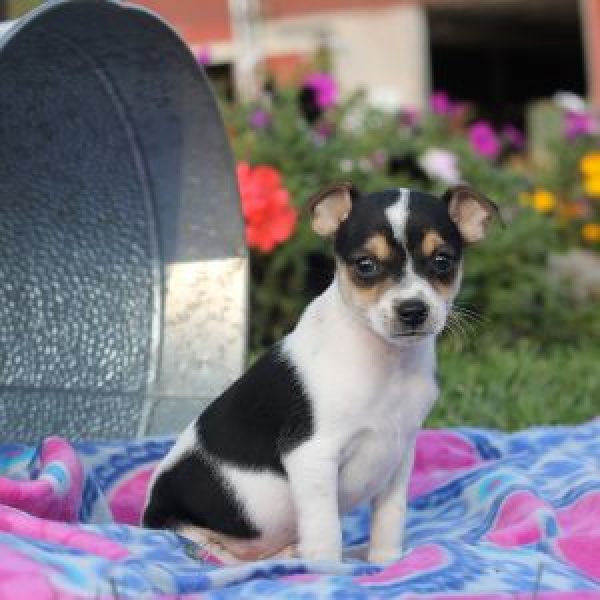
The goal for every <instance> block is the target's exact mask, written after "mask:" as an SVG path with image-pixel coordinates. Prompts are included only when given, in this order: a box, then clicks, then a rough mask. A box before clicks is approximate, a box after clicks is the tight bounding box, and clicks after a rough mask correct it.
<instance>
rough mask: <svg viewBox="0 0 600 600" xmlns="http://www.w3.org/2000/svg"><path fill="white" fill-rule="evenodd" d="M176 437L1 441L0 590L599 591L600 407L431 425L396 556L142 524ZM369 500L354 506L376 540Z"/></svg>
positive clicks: (91, 593)
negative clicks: (150, 491)
mask: <svg viewBox="0 0 600 600" xmlns="http://www.w3.org/2000/svg"><path fill="white" fill-rule="evenodd" d="M171 444H172V440H170V439H165V438H156V439H145V440H135V441H132V442H127V443H120V442H115V443H98V444H91V443H88V444H82V443H78V444H72V445H71V444H69V443H68V442H66V441H65V440H62V439H60V438H49V439H47V440H45V441H44V443H43V444H42V445H41V446H40V447H39V448H31V447H26V446H22V445H17V444H9V445H0V475H1V477H0V600H1V599H4V598H10V599H11V600H20V599H21V598H23V599H25V598H27V599H29V598H35V599H36V600H44V599H46V598H61V599H62V598H65V599H71V598H110V597H119V598H152V597H157V596H160V597H162V598H170V597H182V598H189V599H191V598H194V597H200V596H202V597H203V598H206V597H210V596H212V595H218V597H219V598H229V597H231V598H239V597H240V596H243V595H246V596H248V597H252V596H259V595H271V596H281V597H282V598H295V599H300V598H302V599H307V600H308V599H309V598H313V597H314V598H316V597H319V598H323V597H325V598H340V599H341V598H344V599H346V598H350V599H352V598H363V597H365V598H366V597H373V596H377V597H394V598H398V597H400V598H418V597H427V598H447V597H449V595H451V596H452V598H479V599H485V598H487V599H493V598H507V599H508V598H533V597H536V598H538V599H539V600H542V599H545V600H550V599H558V598H564V599H567V598H569V599H575V598H577V599H586V598H600V421H594V422H592V423H588V424H585V425H581V426H578V427H558V428H537V429H531V430H526V431H523V432H519V433H516V434H502V433H497V432H491V431H484V430H477V429H460V430H452V431H450V430H446V431H443V430H442V431H424V432H422V433H421V434H420V437H419V440H418V444H417V454H416V461H415V468H414V472H413V475H412V480H411V487H410V511H409V518H408V525H407V528H408V529H407V539H406V552H405V555H404V557H403V558H402V559H401V560H399V561H397V562H396V563H394V564H391V565H387V566H385V567H383V566H376V565H368V564H366V563H363V562H360V561H348V562H346V563H344V564H333V563H310V562H306V561H300V560H279V561H275V560H271V561H263V562H260V563H253V564H247V565H242V566H236V567H228V568H223V567H218V566H217V565H215V564H213V563H212V562H211V560H210V557H208V556H206V555H205V554H204V553H203V551H202V549H201V548H199V547H197V546H195V545H193V544H191V543H190V542H187V541H186V540H184V539H183V538H181V537H179V536H177V535H175V534H174V533H171V532H156V531H148V530H143V529H140V528H138V527H136V526H135V524H137V523H138V521H139V517H140V512H141V510H142V505H143V501H144V495H145V489H146V485H147V482H148V480H149V477H150V474H151V472H152V469H153V466H154V465H155V464H156V462H157V461H158V460H159V459H160V458H161V457H162V456H163V455H164V454H165V453H166V451H167V450H168V448H169V447H170V446H171ZM368 519H369V513H368V509H367V508H366V507H363V508H361V509H358V510H356V511H354V512H352V513H351V514H348V515H346V516H344V519H343V529H344V543H345V545H346V546H347V547H348V548H352V547H356V546H359V545H361V544H364V543H365V541H366V536H367V531H368Z"/></svg>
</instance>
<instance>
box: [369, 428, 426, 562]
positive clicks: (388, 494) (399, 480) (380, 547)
mask: <svg viewBox="0 0 600 600" xmlns="http://www.w3.org/2000/svg"><path fill="white" fill-rule="evenodd" d="M414 454H415V439H413V440H412V441H411V442H410V443H409V444H408V445H407V448H406V451H405V453H404V456H403V457H402V461H401V462H400V464H399V465H398V469H397V470H396V472H395V473H394V474H393V475H392V477H391V479H390V481H389V482H388V484H387V485H386V487H385V488H384V489H383V490H382V491H381V492H380V493H379V494H378V495H377V496H376V497H375V499H374V501H373V515H372V521H371V540H370V542H369V554H368V559H369V562H377V563H379V562H389V561H392V560H394V559H396V558H398V557H399V556H400V554H402V541H403V539H404V522H405V520H406V500H407V499H406V496H407V492H408V481H409V478H410V473H411V471H412V466H413V462H414Z"/></svg>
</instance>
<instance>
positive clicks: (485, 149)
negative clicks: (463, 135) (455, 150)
mask: <svg viewBox="0 0 600 600" xmlns="http://www.w3.org/2000/svg"><path fill="white" fill-rule="evenodd" d="M469 141H470V142H471V147H472V148H473V150H474V151H475V152H476V153H477V154H479V155H480V156H484V157H485V158H489V159H491V160H493V159H495V158H496V157H497V156H498V154H499V152H500V141H499V140H498V136H497V135H496V132H495V131H494V129H493V128H492V126H491V125H490V124H489V123H488V122H487V121H477V122H476V123H473V125H471V127H469Z"/></svg>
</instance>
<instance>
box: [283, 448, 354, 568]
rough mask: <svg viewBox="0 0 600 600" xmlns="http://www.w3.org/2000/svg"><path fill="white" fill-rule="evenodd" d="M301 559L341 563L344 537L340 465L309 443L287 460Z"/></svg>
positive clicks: (292, 453) (327, 450)
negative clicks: (341, 514) (339, 495)
mask: <svg viewBox="0 0 600 600" xmlns="http://www.w3.org/2000/svg"><path fill="white" fill-rule="evenodd" d="M284 463H285V468H286V471H287V474H288V479H289V482H290V487H291V490H292V496H293V499H294V506H295V509H296V522H297V533H298V553H299V555H300V557H301V558H306V559H316V560H332V561H339V560H341V557H342V533H341V526H340V517H339V513H338V462H337V458H336V456H335V454H334V453H333V452H331V451H330V450H329V449H327V448H325V447H323V446H322V445H317V444H311V443H310V442H308V443H306V444H303V445H302V446H300V447H298V448H296V449H295V450H293V451H292V452H291V453H290V454H289V455H288V456H287V457H286V458H285V459H284Z"/></svg>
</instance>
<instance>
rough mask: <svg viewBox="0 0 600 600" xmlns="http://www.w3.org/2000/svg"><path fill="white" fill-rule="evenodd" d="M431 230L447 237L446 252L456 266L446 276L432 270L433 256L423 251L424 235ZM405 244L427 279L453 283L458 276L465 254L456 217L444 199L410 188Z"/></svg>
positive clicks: (422, 274) (417, 270)
mask: <svg viewBox="0 0 600 600" xmlns="http://www.w3.org/2000/svg"><path fill="white" fill-rule="evenodd" d="M428 231H435V232H436V233H438V234H439V236H440V237H441V238H442V239H443V240H444V242H445V244H444V246H443V250H444V252H445V253H446V254H447V255H448V256H451V257H452V258H453V259H454V260H453V269H452V270H451V271H450V272H449V273H448V274H446V275H444V276H438V275H436V274H435V272H434V271H433V257H430V256H425V255H424V254H423V252H422V244H423V238H424V237H425V234H426V233H427V232H428ZM406 247H407V249H408V252H409V253H410V255H411V256H412V259H413V264H414V269H415V272H416V273H417V274H419V275H421V276H423V277H427V278H428V279H438V280H439V281H441V282H442V283H445V284H448V283H451V282H452V280H453V279H454V277H455V276H456V272H457V267H458V265H459V262H460V258H461V255H462V248H463V242H462V238H461V236H460V233H459V231H458V227H457V226H456V225H455V224H454V221H452V220H451V219H450V215H449V214H448V206H447V205H446V203H445V202H443V201H442V200H440V199H439V198H435V197H434V196H430V195H429V194H423V193H421V192H414V191H411V193H410V199H409V204H408V219H407V222H406Z"/></svg>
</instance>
